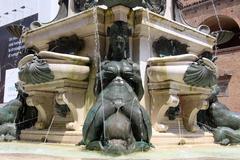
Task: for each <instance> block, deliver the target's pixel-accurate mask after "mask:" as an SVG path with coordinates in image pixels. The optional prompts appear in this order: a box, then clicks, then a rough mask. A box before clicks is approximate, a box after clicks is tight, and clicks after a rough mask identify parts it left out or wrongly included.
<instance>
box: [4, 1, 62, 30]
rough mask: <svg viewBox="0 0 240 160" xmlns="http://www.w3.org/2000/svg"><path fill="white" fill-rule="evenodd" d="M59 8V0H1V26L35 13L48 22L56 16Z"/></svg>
mask: <svg viewBox="0 0 240 160" xmlns="http://www.w3.org/2000/svg"><path fill="white" fill-rule="evenodd" d="M22 6H25V8H24V9H22V8H21V7H22ZM58 8H59V6H58V0H0V26H2V25H4V24H7V23H11V22H13V21H16V20H18V19H21V18H24V17H27V16H30V15H33V14H35V13H39V21H40V22H45V23H46V22H49V21H51V20H52V19H53V18H54V17H55V16H56V14H57V12H58ZM4 13H8V14H4Z"/></svg>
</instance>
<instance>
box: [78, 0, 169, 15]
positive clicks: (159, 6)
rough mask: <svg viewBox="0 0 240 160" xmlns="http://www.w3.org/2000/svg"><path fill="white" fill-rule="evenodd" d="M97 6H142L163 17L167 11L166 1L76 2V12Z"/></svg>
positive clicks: (110, 0) (118, 0) (92, 0)
mask: <svg viewBox="0 0 240 160" xmlns="http://www.w3.org/2000/svg"><path fill="white" fill-rule="evenodd" d="M96 5H106V6H108V7H113V6H116V5H124V6H126V7H129V8H134V7H137V6H140V7H144V8H148V9H149V10H151V11H153V12H156V13H158V14H161V15H163V14H164V13H165V9H166V0H99V1H96V0H74V6H75V7H74V8H75V11H76V12H81V11H83V10H86V9H88V8H91V7H93V6H96Z"/></svg>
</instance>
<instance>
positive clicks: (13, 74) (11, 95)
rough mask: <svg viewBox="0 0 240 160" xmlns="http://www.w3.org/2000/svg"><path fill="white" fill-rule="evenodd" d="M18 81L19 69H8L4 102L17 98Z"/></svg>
mask: <svg viewBox="0 0 240 160" xmlns="http://www.w3.org/2000/svg"><path fill="white" fill-rule="evenodd" d="M17 81H18V68H13V69H7V70H6V73H5V86H4V97H3V102H4V103H6V102H9V101H10V100H12V99H15V98H16V97H17V91H16V88H15V83H16V82H17Z"/></svg>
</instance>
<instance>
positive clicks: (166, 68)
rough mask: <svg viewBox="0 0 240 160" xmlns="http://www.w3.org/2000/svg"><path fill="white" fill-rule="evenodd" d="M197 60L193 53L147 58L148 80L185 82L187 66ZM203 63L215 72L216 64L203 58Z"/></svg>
mask: <svg viewBox="0 0 240 160" xmlns="http://www.w3.org/2000/svg"><path fill="white" fill-rule="evenodd" d="M197 60H198V57H197V56H196V55H193V54H184V55H178V56H168V57H162V58H159V57H155V58H150V59H149V60H148V65H149V67H148V69H147V75H148V78H149V82H150V83H154V82H163V81H175V82H180V83H186V81H185V80H184V78H185V76H186V75H185V74H186V72H187V70H188V68H189V67H190V66H191V65H192V64H193V63H195V61H197ZM203 63H204V65H206V67H208V69H210V70H211V71H213V72H214V73H216V72H217V69H216V65H215V64H214V63H213V62H211V61H210V60H208V59H206V58H203ZM199 70H200V69H199ZM196 72H198V71H196ZM198 73H200V72H198ZM196 76H198V75H196ZM205 78H208V77H205ZM203 80H204V79H203Z"/></svg>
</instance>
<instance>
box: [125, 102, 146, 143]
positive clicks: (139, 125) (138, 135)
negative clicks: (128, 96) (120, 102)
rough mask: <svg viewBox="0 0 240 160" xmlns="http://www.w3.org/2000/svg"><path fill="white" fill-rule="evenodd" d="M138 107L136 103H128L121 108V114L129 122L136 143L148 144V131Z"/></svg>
mask: <svg viewBox="0 0 240 160" xmlns="http://www.w3.org/2000/svg"><path fill="white" fill-rule="evenodd" d="M140 107H141V106H140V105H139V104H138V102H133V103H129V104H128V105H127V106H124V107H123V108H122V112H123V113H124V114H125V115H126V116H127V117H128V118H129V119H130V120H131V123H132V130H133V135H134V137H135V139H136V141H146V142H148V140H149V139H148V130H147V127H146V126H145V123H144V119H143V114H142V112H141V109H140Z"/></svg>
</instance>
